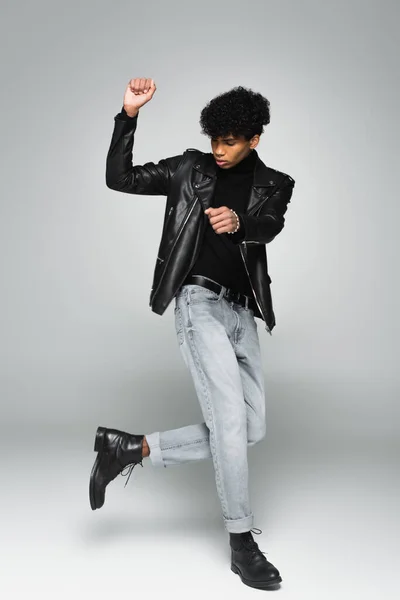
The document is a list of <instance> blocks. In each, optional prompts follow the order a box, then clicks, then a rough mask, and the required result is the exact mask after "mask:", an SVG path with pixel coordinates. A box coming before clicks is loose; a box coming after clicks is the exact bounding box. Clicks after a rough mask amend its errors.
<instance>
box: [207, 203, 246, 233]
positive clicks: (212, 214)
mask: <svg viewBox="0 0 400 600" xmlns="http://www.w3.org/2000/svg"><path fill="white" fill-rule="evenodd" d="M204 212H205V214H206V215H207V216H208V218H209V222H210V225H211V226H212V228H213V229H214V231H215V233H229V232H231V231H235V229H236V225H237V221H236V217H235V215H234V214H233V212H232V211H231V209H230V208H228V207H227V206H219V207H218V208H213V207H211V206H210V207H209V208H207V209H206V210H205V211H204ZM239 230H240V222H239V229H238V231H239Z"/></svg>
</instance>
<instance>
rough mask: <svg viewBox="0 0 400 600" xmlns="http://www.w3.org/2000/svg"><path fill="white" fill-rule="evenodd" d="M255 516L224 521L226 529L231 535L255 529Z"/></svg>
mask: <svg viewBox="0 0 400 600" xmlns="http://www.w3.org/2000/svg"><path fill="white" fill-rule="evenodd" d="M253 522H254V516H253V514H251V515H250V516H248V517H244V519H224V524H225V528H226V530H227V531H229V533H244V532H245V531H250V529H251V528H252V527H253Z"/></svg>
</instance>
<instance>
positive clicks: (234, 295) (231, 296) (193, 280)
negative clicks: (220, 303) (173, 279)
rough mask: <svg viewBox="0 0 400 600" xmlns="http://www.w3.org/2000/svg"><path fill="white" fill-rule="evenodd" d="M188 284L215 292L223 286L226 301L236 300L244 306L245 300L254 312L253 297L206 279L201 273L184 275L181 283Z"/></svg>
mask: <svg viewBox="0 0 400 600" xmlns="http://www.w3.org/2000/svg"><path fill="white" fill-rule="evenodd" d="M189 284H196V285H201V287H205V288H207V289H208V290H212V291H213V292H216V293H217V294H219V293H220V292H221V290H222V288H223V287H224V288H225V292H224V294H223V297H224V298H226V299H227V300H228V302H236V303H237V304H240V305H241V306H246V302H247V306H248V308H251V310H252V311H253V312H256V303H255V301H254V300H253V298H250V297H249V296H245V294H241V293H240V292H234V291H233V290H231V289H229V288H226V287H225V286H222V285H220V284H219V283H216V282H215V281H210V279H207V278H206V277H203V276H202V275H190V276H189V277H186V279H185V281H184V282H183V283H182V285H189Z"/></svg>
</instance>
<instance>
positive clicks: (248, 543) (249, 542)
mask: <svg viewBox="0 0 400 600" xmlns="http://www.w3.org/2000/svg"><path fill="white" fill-rule="evenodd" d="M255 529H258V527H255V528H253V529H251V530H250V531H252V532H253V533H255V534H256V535H260V533H262V530H261V529H258V531H255ZM243 546H244V547H245V548H246V549H247V550H249V551H250V552H251V554H252V556H251V558H250V561H251V560H252V559H253V558H254V556H255V555H256V554H259V553H261V554H267V553H266V552H263V551H262V550H260V548H259V547H258V544H257V542H255V541H254V540H253V538H252V536H251V534H250V535H249V537H248V538H247V539H245V540H243ZM250 561H249V562H250Z"/></svg>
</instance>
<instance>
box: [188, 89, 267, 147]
mask: <svg viewBox="0 0 400 600" xmlns="http://www.w3.org/2000/svg"><path fill="white" fill-rule="evenodd" d="M269 105H270V103H269V100H267V99H266V98H264V96H262V95H261V94H259V93H257V92H253V91H252V90H251V89H249V88H244V87H242V86H237V87H235V88H233V89H231V90H230V91H229V92H224V93H223V94H220V95H219V96H216V97H215V98H213V99H212V100H211V101H210V102H209V103H208V104H207V105H206V106H205V107H204V108H203V110H202V111H201V114H200V125H201V127H202V132H201V133H202V134H203V135H207V136H209V137H210V138H217V137H220V136H221V137H225V136H227V135H229V134H231V135H233V136H234V137H239V136H244V137H245V139H246V140H247V141H248V140H250V139H251V138H252V137H253V135H256V134H258V135H261V134H262V133H263V131H264V127H263V125H268V123H269V121H270V110H269Z"/></svg>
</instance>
